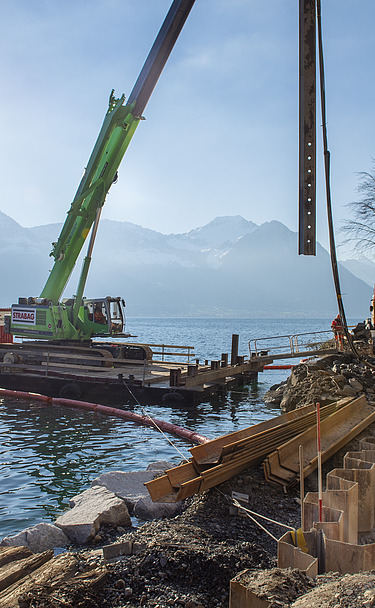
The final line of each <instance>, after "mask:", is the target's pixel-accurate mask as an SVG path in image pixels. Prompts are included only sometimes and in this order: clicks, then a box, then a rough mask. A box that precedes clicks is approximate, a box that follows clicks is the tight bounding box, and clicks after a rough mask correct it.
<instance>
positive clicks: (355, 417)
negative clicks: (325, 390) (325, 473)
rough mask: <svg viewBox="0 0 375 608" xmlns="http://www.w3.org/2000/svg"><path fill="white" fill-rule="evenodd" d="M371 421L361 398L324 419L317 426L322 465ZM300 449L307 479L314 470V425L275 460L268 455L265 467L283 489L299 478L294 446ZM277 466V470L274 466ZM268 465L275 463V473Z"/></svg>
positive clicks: (373, 414) (371, 414) (373, 412)
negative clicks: (280, 483)
mask: <svg viewBox="0 0 375 608" xmlns="http://www.w3.org/2000/svg"><path fill="white" fill-rule="evenodd" d="M374 420H375V409H374V408H373V407H371V406H370V405H367V403H366V399H365V397H364V395H362V396H361V397H359V398H358V399H355V400H353V401H352V402H351V403H349V404H348V405H347V406H346V407H345V408H342V409H341V410H339V411H337V412H335V413H334V414H332V415H331V416H329V417H328V418H326V419H325V420H324V421H323V422H322V424H321V439H322V462H324V461H325V460H327V459H328V458H330V457H331V456H332V455H333V454H335V453H336V452H337V451H338V450H339V449H341V448H342V447H344V446H345V445H346V444H347V443H348V441H350V440H351V439H353V438H354V437H355V436H356V435H358V433H360V432H361V431H362V430H364V429H365V428H366V427H367V426H368V425H369V424H371V422H373V421H374ZM299 445H303V454H304V461H303V474H304V477H306V476H308V475H310V474H311V473H312V472H313V471H314V470H315V469H316V467H317V454H316V425H315V426H314V427H313V428H311V429H309V430H307V431H305V432H304V433H301V435H298V436H297V437H295V438H294V439H292V440H290V441H288V442H287V443H285V444H284V445H282V446H279V447H278V449H277V457H274V454H269V455H268V458H267V466H268V467H269V468H270V471H271V475H273V476H275V477H278V478H282V479H283V485H288V484H290V483H293V482H294V481H295V480H296V479H297V478H298V475H299V463H298V446H299ZM277 462H278V463H279V465H280V466H279V467H278V466H277ZM272 463H276V467H275V470H274V469H273V467H272Z"/></svg>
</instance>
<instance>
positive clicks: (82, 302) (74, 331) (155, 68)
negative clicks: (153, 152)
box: [3, 0, 195, 363]
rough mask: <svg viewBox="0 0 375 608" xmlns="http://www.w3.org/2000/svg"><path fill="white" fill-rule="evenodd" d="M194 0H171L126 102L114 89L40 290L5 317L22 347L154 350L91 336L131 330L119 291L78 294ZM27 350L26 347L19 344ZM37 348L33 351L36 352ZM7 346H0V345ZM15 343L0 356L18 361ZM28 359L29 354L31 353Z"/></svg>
mask: <svg viewBox="0 0 375 608" xmlns="http://www.w3.org/2000/svg"><path fill="white" fill-rule="evenodd" d="M194 2H195V0H174V1H173V2H172V4H171V6H170V9H169V11H168V14H167V16H166V17H165V20H164V22H163V24H162V26H161V28H160V31H159V33H158V35H157V37H156V39H155V42H154V44H153V46H152V48H151V50H150V52H149V54H148V57H147V59H146V61H145V63H144V65H143V68H142V70H141V72H140V74H139V76H138V79H137V81H136V83H135V85H134V87H133V89H132V92H131V93H130V96H129V98H128V100H127V101H126V102H125V96H124V95H122V96H121V97H119V98H116V97H115V95H114V91H112V92H111V94H110V98H109V106H108V110H107V113H106V115H105V118H104V122H103V125H102V128H101V130H100V132H99V135H98V138H97V140H96V143H95V145H94V148H93V151H92V153H91V156H90V159H89V161H88V164H87V167H86V169H85V172H84V175H83V177H82V180H81V182H80V184H79V187H78V190H77V193H76V195H75V197H74V199H73V202H72V204H71V206H70V209H69V211H68V213H67V217H66V220H65V223H64V225H63V227H62V230H61V233H60V236H59V238H58V240H57V242H56V243H53V244H52V246H53V249H52V251H51V254H50V255H51V256H52V257H53V258H54V264H53V268H52V270H51V272H50V274H49V277H48V279H47V282H46V284H45V286H44V288H43V289H42V292H41V294H40V296H39V297H21V298H19V301H18V304H13V305H12V308H11V315H9V316H8V317H7V318H6V319H5V328H4V329H5V332H6V333H11V334H13V335H14V336H16V337H21V338H23V339H24V340H23V346H24V345H25V339H27V352H28V353H30V352H31V353H32V348H31V346H34V347H35V349H36V351H37V349H38V347H41V346H45V345H46V341H48V343H49V344H52V345H53V346H54V347H56V348H60V349H61V353H62V354H63V353H64V352H65V353H67V352H71V349H75V350H77V349H78V350H81V351H85V350H86V349H87V348H89V349H90V351H91V352H93V349H95V348H96V349H97V351H96V353H98V354H99V353H100V354H101V355H103V353H104V354H107V356H108V353H110V355H111V356H112V357H121V358H135V359H145V358H149V357H150V356H151V354H152V353H151V351H150V349H149V348H148V347H147V346H142V345H132V344H129V343H121V342H119V341H118V340H116V341H115V342H112V343H111V342H110V341H109V342H107V343H103V342H102V341H100V342H99V341H97V342H95V341H94V338H95V337H100V338H104V337H108V338H109V339H111V338H113V337H116V338H120V337H124V338H125V337H129V334H126V333H125V332H124V326H125V317H124V300H123V299H122V298H121V297H101V298H94V299H88V298H85V297H84V296H83V294H84V289H85V285H86V280H87V276H88V272H89V266H90V262H91V258H92V252H93V246H94V241H95V237H96V233H97V230H98V225H99V220H100V214H101V210H102V207H103V205H104V202H105V199H106V196H107V194H108V192H109V189H110V188H111V186H112V184H113V183H114V182H116V181H117V178H118V168H119V165H120V163H121V160H122V158H123V156H124V154H125V152H126V150H127V148H128V145H129V143H130V141H131V139H132V137H133V135H134V132H135V130H136V128H137V126H138V124H139V122H140V121H141V120H142V118H143V116H142V113H143V111H144V109H145V107H146V104H147V102H148V100H149V98H150V96H151V93H152V91H153V89H154V87H155V85H156V83H157V80H158V78H159V76H160V74H161V72H162V70H163V68H164V65H165V63H166V61H167V59H168V57H169V55H170V53H171V51H172V49H173V46H174V44H175V42H176V40H177V38H178V36H179V34H180V32H181V30H182V28H183V25H184V23H185V21H186V19H187V17H188V15H189V13H190V10H191V8H192V7H193V5H194ZM90 231H91V235H90V238H89V244H88V249H87V254H86V257H85V258H84V262H83V266H82V271H81V274H80V278H79V282H78V285H77V290H76V294H75V295H74V296H73V297H72V298H65V299H62V294H63V292H64V289H65V287H66V284H67V282H68V280H69V277H70V275H71V273H72V270H73V268H74V266H75V263H76V261H77V258H78V256H79V254H80V251H81V249H82V247H83V245H84V243H85V241H86V238H87V237H88V235H89V234H90ZM21 350H23V351H24V352H26V350H25V347H24V348H23V349H21ZM36 351H35V352H36ZM3 352H4V351H3ZM20 356H22V355H20V351H18V354H17V348H16V344H13V345H12V351H11V352H7V353H6V355H5V357H4V359H3V360H5V359H7V362H8V363H12V362H15V363H17V362H18V361H17V358H19V357H20ZM30 356H31V358H32V356H33V355H28V357H29V358H30Z"/></svg>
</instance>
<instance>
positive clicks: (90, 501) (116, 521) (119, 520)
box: [55, 486, 131, 545]
mask: <svg viewBox="0 0 375 608" xmlns="http://www.w3.org/2000/svg"><path fill="white" fill-rule="evenodd" d="M69 504H70V506H71V507H72V508H71V510H70V511H66V512H65V513H63V515H61V516H60V517H58V518H57V520H56V522H55V525H56V526H58V527H59V528H61V529H62V530H63V531H64V532H65V534H66V535H67V536H68V537H69V538H70V539H71V540H72V541H73V542H75V543H77V544H79V545H82V544H84V543H86V542H88V541H89V540H92V539H93V538H94V537H95V536H96V534H97V533H98V531H99V530H100V526H101V525H102V524H107V525H109V526H114V527H115V526H131V519H130V515H129V511H128V509H127V507H126V504H125V502H124V501H123V500H121V498H118V497H117V496H116V495H115V494H114V493H113V492H110V491H109V490H107V489H106V488H104V487H101V486H95V487H92V488H89V489H88V490H85V491H84V492H82V494H78V496H75V497H74V498H72V499H71V500H70V501H69Z"/></svg>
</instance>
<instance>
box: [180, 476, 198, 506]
mask: <svg viewBox="0 0 375 608" xmlns="http://www.w3.org/2000/svg"><path fill="white" fill-rule="evenodd" d="M201 483H202V479H201V477H196V478H195V479H191V480H190V481H186V482H185V483H182V484H181V487H180V489H179V491H178V492H177V494H176V501H179V500H185V498H189V496H194V494H199V493H200V492H201Z"/></svg>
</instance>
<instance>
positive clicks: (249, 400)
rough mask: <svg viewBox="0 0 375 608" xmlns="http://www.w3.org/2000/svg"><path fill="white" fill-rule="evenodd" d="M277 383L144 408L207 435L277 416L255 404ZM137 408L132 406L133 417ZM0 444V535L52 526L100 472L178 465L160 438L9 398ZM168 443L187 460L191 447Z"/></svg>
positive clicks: (0, 420) (1, 412)
mask: <svg viewBox="0 0 375 608" xmlns="http://www.w3.org/2000/svg"><path fill="white" fill-rule="evenodd" d="M272 374H273V373H272V372H271V376H272ZM273 375H274V374H273ZM277 381H279V378H275V377H273V378H270V376H267V381H266V382H260V383H259V384H256V383H255V384H252V385H250V386H248V387H245V388H244V389H243V390H238V391H231V392H229V393H227V394H226V395H223V396H220V397H218V398H216V399H214V400H212V401H210V402H209V403H201V404H199V405H195V406H191V407H188V408H185V409H179V408H169V407H165V406H162V405H160V406H157V405H154V406H147V407H146V408H144V409H145V411H146V412H147V413H148V414H149V415H150V416H152V417H154V418H159V419H162V420H165V421H168V422H171V423H173V424H177V425H179V426H182V427H186V428H189V429H192V430H196V431H197V432H199V433H201V434H203V435H206V436H207V437H210V438H214V437H218V436H219V435H223V434H226V433H230V432H232V431H235V430H238V429H240V428H243V427H245V426H249V425H251V424H256V423H257V422H260V421H262V420H264V419H266V418H269V417H272V416H275V415H277V414H278V413H279V411H278V410H277V409H275V408H271V407H267V406H266V405H265V404H263V403H262V401H261V394H263V393H264V391H265V390H266V389H267V388H268V387H269V386H270V385H271V384H273V383H275V382H277ZM142 409H143V408H141V407H135V408H134V410H135V411H138V412H139V413H142ZM0 439H1V449H0V465H1V466H0V495H1V499H0V537H3V536H5V535H7V534H13V533H15V532H18V531H20V530H22V529H23V528H25V527H26V526H30V525H34V524H35V523H39V522H40V521H42V520H47V521H53V520H54V519H55V518H56V517H57V516H58V515H59V514H60V513H61V511H63V510H65V509H66V508H67V506H68V501H69V498H71V497H72V496H74V495H75V494H77V493H79V492H80V491H82V490H83V489H85V488H87V487H88V486H89V485H90V482H91V481H92V479H94V478H95V477H97V476H98V475H100V474H101V473H103V472H105V471H109V470H119V469H120V470H123V471H132V470H139V469H144V468H146V466H147V465H148V464H149V462H152V461H155V460H168V461H170V462H172V463H174V464H177V463H178V462H179V461H180V460H181V456H180V454H179V453H178V452H177V450H175V449H174V448H173V447H172V446H171V445H170V443H169V442H168V441H167V440H166V439H165V437H164V436H163V435H161V434H159V433H158V432H156V431H155V430H153V429H151V428H145V427H141V426H138V425H135V424H133V423H131V422H126V421H123V420H121V419H117V418H114V417H107V416H104V415H102V414H97V413H95V412H90V411H85V410H82V411H81V410H77V409H69V408H63V407H60V406H58V407H56V406H51V405H46V404H40V403H30V402H27V401H18V400H14V399H8V398H6V399H1V400H0ZM171 439H172V441H173V443H174V444H175V445H176V446H177V447H178V449H179V450H180V451H181V452H182V453H183V454H184V455H186V456H187V457H189V451H188V448H189V447H190V444H188V443H187V442H185V441H183V440H182V439H178V438H175V437H173V438H171Z"/></svg>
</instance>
